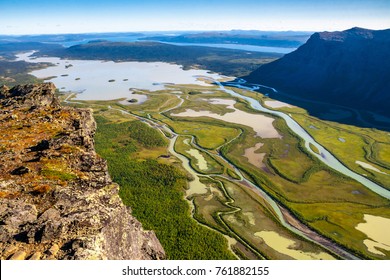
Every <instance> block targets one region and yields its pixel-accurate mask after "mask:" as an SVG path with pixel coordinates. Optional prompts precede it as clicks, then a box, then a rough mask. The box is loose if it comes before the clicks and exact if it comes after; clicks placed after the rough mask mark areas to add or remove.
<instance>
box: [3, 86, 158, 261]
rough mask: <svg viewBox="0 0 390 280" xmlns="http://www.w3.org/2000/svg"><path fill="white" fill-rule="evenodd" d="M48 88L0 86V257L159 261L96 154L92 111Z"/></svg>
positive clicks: (150, 235)
mask: <svg viewBox="0 0 390 280" xmlns="http://www.w3.org/2000/svg"><path fill="white" fill-rule="evenodd" d="M54 92H55V87H54V85H53V84H52V83H46V84H39V85H26V86H16V87H14V88H12V89H8V88H7V87H4V86H3V87H2V88H0V259H161V258H164V257H165V253H164V250H163V248H162V247H161V245H160V243H159V241H158V240H157V238H156V236H155V234H154V233H153V232H151V231H144V230H143V229H142V226H141V224H140V223H139V222H138V221H137V220H136V219H135V218H134V217H132V216H131V214H130V210H129V209H128V208H127V207H126V206H125V205H124V204H123V203H122V201H121V199H120V198H119V195H118V191H119V186H118V185H117V184H115V183H113V182H112V181H111V178H110V176H109V174H108V172H107V165H106V162H105V161H104V160H103V159H101V158H100V157H99V156H98V155H97V154H96V152H95V149H94V140H93V136H94V134H95V130H96V123H95V121H94V119H93V117H92V111H91V110H87V109H73V108H65V107H64V108H63V107H61V106H60V105H59V102H58V100H57V98H56V97H55V96H54Z"/></svg>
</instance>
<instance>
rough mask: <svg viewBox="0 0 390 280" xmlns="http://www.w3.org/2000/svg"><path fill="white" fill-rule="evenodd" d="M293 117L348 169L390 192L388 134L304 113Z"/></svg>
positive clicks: (389, 139)
mask: <svg viewBox="0 0 390 280" xmlns="http://www.w3.org/2000/svg"><path fill="white" fill-rule="evenodd" d="M293 117H294V119H295V120H296V121H297V122H298V123H299V124H300V125H302V127H304V128H305V129H306V130H307V131H308V132H309V133H310V134H311V135H312V136H313V138H314V139H315V140H316V141H318V142H319V143H321V144H322V145H323V146H324V147H325V148H326V149H327V150H329V151H330V152H331V153H332V154H334V155H335V156H336V157H337V158H338V159H339V160H340V161H341V162H343V163H344V164H345V165H346V166H348V168H350V169H351V170H353V171H355V172H357V173H360V174H366V176H367V177H368V178H369V179H371V180H373V181H375V182H377V183H378V184H380V185H381V186H383V187H385V188H387V189H390V180H389V174H390V152H389V150H390V144H389V141H390V137H389V134H388V133H387V132H385V131H380V130H376V129H367V128H359V127H355V126H350V125H343V124H339V123H334V122H327V121H323V120H319V119H317V118H315V117H311V116H309V117H308V116H307V115H303V114H293ZM313 127H315V128H316V129H313ZM356 161H360V162H364V163H367V164H369V165H371V166H372V167H374V168H376V169H378V170H379V171H380V172H378V171H374V170H372V169H369V168H364V167H362V166H360V165H358V164H357V163H356ZM384 173H386V174H384Z"/></svg>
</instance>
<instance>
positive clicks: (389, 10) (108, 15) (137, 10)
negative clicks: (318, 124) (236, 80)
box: [0, 0, 390, 34]
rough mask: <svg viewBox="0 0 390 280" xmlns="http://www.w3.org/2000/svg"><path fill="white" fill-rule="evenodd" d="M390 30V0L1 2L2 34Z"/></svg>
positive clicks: (11, 0) (81, 0)
mask: <svg viewBox="0 0 390 280" xmlns="http://www.w3.org/2000/svg"><path fill="white" fill-rule="evenodd" d="M354 26H360V27H365V28H371V29H387V28H390V0H338V1H336V0H322V1H313V0H292V1H291V0H268V1H265V0H235V1H233V0H196V1H185V0H184V1H183V0H182V1H179V0H168V1H165V0H160V1H158V0H137V1H133V0H127V1H126V0H108V1H107V0H63V1H56V0H51V1H49V0H0V34H47V33H83V32H110V31H112V32H116V31H118V32H125V31H166V30H231V29H247V30H248V29H253V30H301V31H325V30H327V31H334V30H344V29H348V28H351V27H354Z"/></svg>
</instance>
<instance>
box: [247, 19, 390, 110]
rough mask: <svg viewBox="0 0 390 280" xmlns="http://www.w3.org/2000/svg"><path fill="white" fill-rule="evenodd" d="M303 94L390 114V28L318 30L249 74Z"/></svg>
mask: <svg viewBox="0 0 390 280" xmlns="http://www.w3.org/2000/svg"><path fill="white" fill-rule="evenodd" d="M244 79H246V80H247V81H248V82H252V83H259V84H264V85H267V86H271V87H275V88H276V89H278V90H281V91H283V92H284V93H287V94H289V95H294V96H298V97H300V98H304V99H309V100H316V101H322V102H327V103H332V104H337V105H343V106H347V107H351V108H356V109H365V110H369V111H372V112H377V113H380V114H382V115H386V116H390V29H386V30H379V31H374V30H368V29H362V28H357V27H356V28H352V29H349V30H345V31H341V32H321V33H314V34H313V35H312V36H311V37H310V38H309V40H308V41H307V42H306V43H305V44H304V45H302V46H301V47H299V48H298V49H297V50H296V51H294V52H292V53H289V54H287V55H285V56H284V57H282V58H280V59H278V60H276V61H273V62H271V63H269V64H265V65H262V66H261V67H260V68H259V69H257V70H255V71H254V72H252V73H251V74H250V75H248V76H246V77H244Z"/></svg>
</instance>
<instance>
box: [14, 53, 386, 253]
mask: <svg viewBox="0 0 390 280" xmlns="http://www.w3.org/2000/svg"><path fill="white" fill-rule="evenodd" d="M31 54H32V53H29V54H20V55H19V56H18V59H19V60H28V61H31V62H33V61H36V62H50V63H52V64H53V66H52V67H48V68H45V69H41V70H37V71H34V72H32V73H31V74H32V75H35V76H37V77H38V78H45V79H47V80H50V81H52V82H54V83H55V84H56V86H57V87H58V88H59V89H60V91H61V92H63V93H64V94H65V95H64V96H65V98H64V102H67V103H68V104H69V105H74V106H87V107H92V108H93V109H94V110H95V113H96V115H98V116H102V117H107V116H110V118H112V116H116V117H115V118H118V119H117V121H125V120H126V118H129V120H132V121H134V120H138V121H142V122H143V123H146V124H148V125H149V126H150V127H151V128H152V129H154V130H157V131H159V132H161V134H162V135H164V137H165V139H166V141H167V142H168V145H167V150H166V152H161V151H160V150H159V151H160V152H161V153H162V154H159V155H158V156H156V158H157V159H158V160H160V161H164V162H167V163H169V164H173V165H176V166H177V165H178V164H180V166H181V168H182V169H184V170H185V172H186V173H187V174H189V177H190V179H189V181H188V186H187V188H186V190H185V197H186V198H187V201H188V202H189V204H190V205H191V209H192V213H191V216H192V218H193V219H195V220H196V221H198V222H199V223H201V224H202V225H204V226H206V227H208V228H209V229H210V230H213V231H216V232H218V233H220V234H222V235H223V236H225V237H226V240H228V241H229V243H228V244H229V245H228V246H229V249H230V250H231V252H232V253H233V254H234V255H235V256H236V257H237V258H244V259H245V258H248V259H334V258H341V259H359V258H374V259H376V258H378V259H381V258H384V259H388V258H390V243H389V240H388V238H385V237H383V236H384V235H383V233H384V232H389V231H390V224H389V223H388V220H389V219H390V208H389V199H390V191H389V189H388V188H389V186H388V185H387V186H386V185H384V184H382V183H381V182H383V180H384V181H386V178H387V180H388V181H387V182H389V181H390V179H389V178H388V177H383V178H384V179H383V178H382V177H381V179H380V180H379V181H378V180H373V179H372V178H374V179H375V175H376V174H374V175H372V174H371V173H370V172H371V171H374V172H377V173H378V174H377V176H389V175H388V174H390V169H389V168H388V166H389V162H388V161H386V160H387V158H386V157H385V159H383V158H384V156H383V152H382V150H379V152H378V154H379V156H382V157H381V159H382V162H385V163H384V164H381V165H379V160H377V161H376V160H371V162H370V163H366V161H367V160H363V158H364V155H356V158H355V159H354V166H352V165H350V164H348V163H346V162H345V160H344V158H340V157H337V156H336V155H335V154H334V153H333V152H332V150H331V149H330V148H329V147H331V148H332V149H333V146H332V145H343V144H349V145H354V143H355V142H356V141H352V136H349V135H346V136H344V135H342V137H341V136H340V135H337V134H336V133H335V137H334V138H335V140H336V141H334V142H332V145H328V146H326V147H325V146H324V144H323V142H322V138H321V137H319V136H318V137H317V134H313V133H311V131H310V128H307V127H306V123H305V121H307V120H309V118H305V116H306V114H307V113H305V112H304V113H302V109H300V108H297V107H295V106H291V105H289V104H287V103H283V102H280V101H276V100H271V99H269V98H267V97H266V96H265V95H262V94H258V93H256V92H255V91H254V89H261V85H255V86H254V85H251V86H248V85H246V84H245V81H242V80H241V81H233V80H234V78H233V77H225V76H221V75H219V74H216V73H210V72H209V71H207V70H183V69H182V67H180V66H179V65H173V64H167V63H161V62H155V63H139V62H122V63H114V62H104V61H87V60H60V59H58V58H47V57H41V58H35V59H32V58H29V57H28V55H31ZM226 81H229V82H228V83H224V82H226ZM273 90H274V91H275V92H276V89H273ZM131 99H135V100H136V101H135V102H128V100H131ZM267 107H268V108H267ZM110 112H112V113H110ZM114 112H115V113H114ZM118 114H119V115H118ZM118 116H120V117H118ZM310 125H311V126H314V125H317V123H315V124H314V122H313V123H310ZM315 127H317V126H315ZM321 129H322V128H321ZM321 129H320V128H318V129H317V130H318V131H316V133H320V132H321ZM343 129H344V130H347V131H349V132H350V133H352V132H353V133H356V131H355V130H354V128H345V127H343ZM360 133H361V134H362V135H365V134H366V133H367V131H363V130H362V131H360ZM386 135H387V136H386ZM375 137H376V138H377V139H379V138H380V139H382V140H381V142H379V141H378V143H385V144H386V143H388V142H389V136H388V134H386V133H385V132H381V131H376V132H375ZM340 138H341V139H344V141H340V140H338V139H340ZM324 143H325V142H324ZM326 143H327V142H326ZM150 153H151V154H153V153H152V152H150ZM166 153H169V157H168V156H166ZM145 154H147V153H145ZM350 156H351V157H353V156H354V155H350ZM356 168H362V169H361V170H359V169H356ZM367 174H369V175H370V174H371V175H370V176H367ZM157 234H158V233H157Z"/></svg>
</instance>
